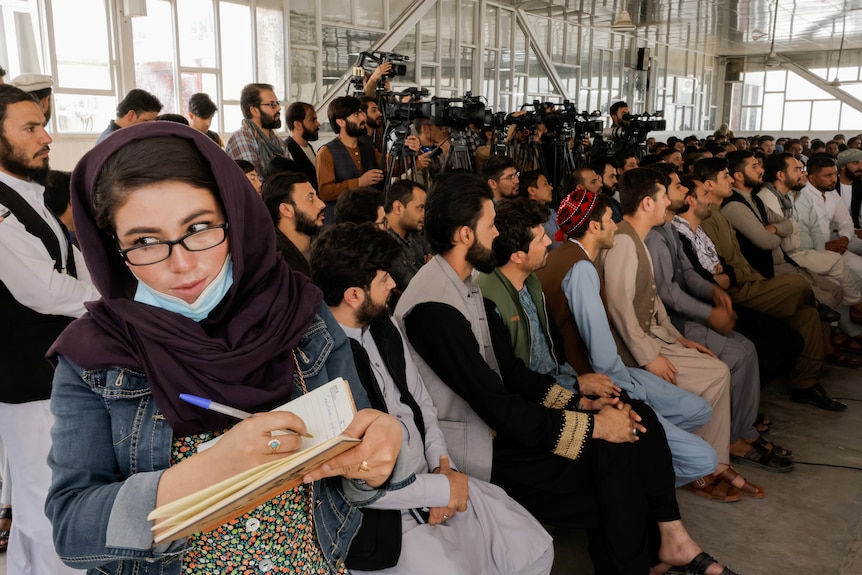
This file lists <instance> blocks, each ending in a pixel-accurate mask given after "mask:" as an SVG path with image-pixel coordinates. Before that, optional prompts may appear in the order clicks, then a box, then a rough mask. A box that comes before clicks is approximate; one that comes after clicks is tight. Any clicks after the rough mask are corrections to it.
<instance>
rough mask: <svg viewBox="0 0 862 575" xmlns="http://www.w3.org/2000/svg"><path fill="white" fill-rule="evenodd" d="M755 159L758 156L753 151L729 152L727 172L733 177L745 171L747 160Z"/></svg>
mask: <svg viewBox="0 0 862 575" xmlns="http://www.w3.org/2000/svg"><path fill="white" fill-rule="evenodd" d="M755 157H757V156H756V155H755V154H754V152H752V151H751V150H736V151H734V152H728V153H727V155H726V156H725V158H727V170H728V171H729V172H730V175H731V176H733V174H735V173H737V172H741V171H742V170H744V169H745V160H747V159H748V158H755Z"/></svg>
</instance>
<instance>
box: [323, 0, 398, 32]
mask: <svg viewBox="0 0 862 575" xmlns="http://www.w3.org/2000/svg"><path fill="white" fill-rule="evenodd" d="M344 4H347V5H348V6H350V2H344ZM354 6H356V24H359V25H360V26H370V27H372V28H381V29H383V28H385V23H384V22H383V0H362V1H361V2H354ZM323 13H324V14H328V12H326V11H325V10H324V12H323Z"/></svg>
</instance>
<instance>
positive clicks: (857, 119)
mask: <svg viewBox="0 0 862 575" xmlns="http://www.w3.org/2000/svg"><path fill="white" fill-rule="evenodd" d="M859 126H862V112H860V111H859V110H857V109H856V108H853V107H852V106H848V105H846V104H841V129H842V130H858V129H859Z"/></svg>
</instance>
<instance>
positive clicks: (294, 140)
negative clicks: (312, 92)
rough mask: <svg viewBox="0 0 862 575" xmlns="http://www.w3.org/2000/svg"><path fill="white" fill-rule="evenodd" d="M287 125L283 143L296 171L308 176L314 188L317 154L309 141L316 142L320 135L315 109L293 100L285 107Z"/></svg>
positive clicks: (315, 185)
mask: <svg viewBox="0 0 862 575" xmlns="http://www.w3.org/2000/svg"><path fill="white" fill-rule="evenodd" d="M285 119H286V120H287V127H288V128H289V129H290V135H289V136H288V137H287V138H285V140H284V144H285V146H287V151H288V152H290V157H291V158H293V161H294V163H295V164H296V168H297V171H299V172H302V173H303V174H305V175H306V176H308V180H309V181H310V182H311V185H312V186H314V189H315V190H316V189H317V169H316V167H315V160H316V159H317V154H316V153H315V152H314V148H312V147H311V144H310V143H309V142H316V141H317V138H318V137H319V136H320V122H318V121H317V111H316V110H315V109H314V106H312V105H311V104H306V103H305V102H294V103H292V104H291V105H290V106H288V107H287V117H286V118H285Z"/></svg>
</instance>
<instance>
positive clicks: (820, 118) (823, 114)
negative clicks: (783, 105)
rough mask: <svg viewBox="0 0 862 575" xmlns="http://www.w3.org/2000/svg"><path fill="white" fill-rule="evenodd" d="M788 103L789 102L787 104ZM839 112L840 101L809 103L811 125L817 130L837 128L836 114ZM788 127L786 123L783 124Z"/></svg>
mask: <svg viewBox="0 0 862 575" xmlns="http://www.w3.org/2000/svg"><path fill="white" fill-rule="evenodd" d="M788 105H789V104H788ZM840 113H841V102H839V101H838V100H834V101H832V102H812V103H811V125H812V126H816V127H817V129H818V130H837V129H838V116H839V114H840ZM784 128H785V129H788V126H787V124H785V125H784Z"/></svg>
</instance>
